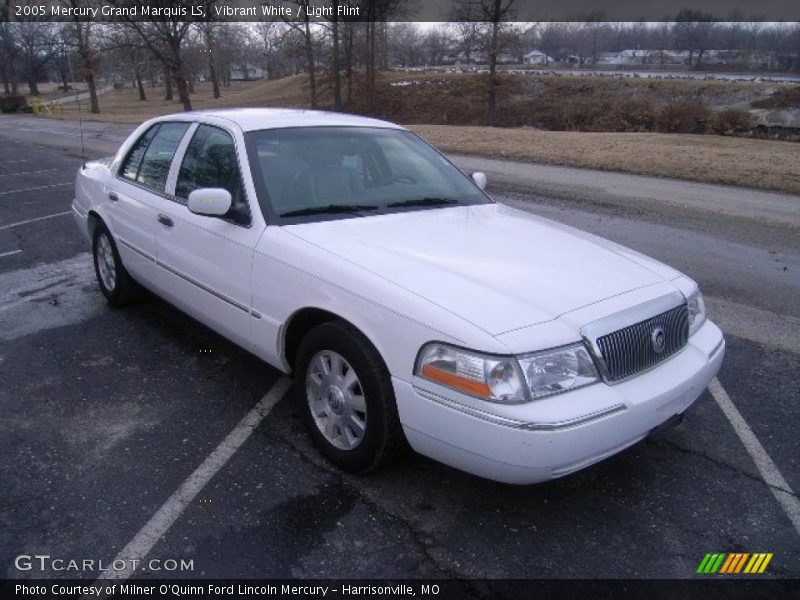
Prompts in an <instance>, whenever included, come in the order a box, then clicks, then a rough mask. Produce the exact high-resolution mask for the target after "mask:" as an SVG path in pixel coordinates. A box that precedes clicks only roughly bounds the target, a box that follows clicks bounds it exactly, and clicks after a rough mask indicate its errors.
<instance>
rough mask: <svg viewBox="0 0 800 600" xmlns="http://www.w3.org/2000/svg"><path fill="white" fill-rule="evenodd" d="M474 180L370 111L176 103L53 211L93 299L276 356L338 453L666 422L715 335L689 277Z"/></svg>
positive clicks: (495, 456) (424, 448)
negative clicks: (152, 306)
mask: <svg viewBox="0 0 800 600" xmlns="http://www.w3.org/2000/svg"><path fill="white" fill-rule="evenodd" d="M485 184H486V177H485V176H484V175H483V174H482V173H475V174H473V175H472V178H470V177H468V176H466V175H464V173H462V172H461V171H460V170H459V169H458V168H456V167H455V166H454V165H453V164H452V163H451V162H450V161H449V160H448V159H447V158H445V157H444V156H443V155H442V154H440V153H439V152H438V151H436V150H435V149H434V148H432V147H431V146H430V145H428V144H427V143H426V142H424V141H423V140H421V139H420V138H418V137H417V136H416V135H414V134H413V133H411V132H409V131H407V130H406V129H404V128H402V127H400V126H397V125H394V124H391V123H386V122H383V121H377V120H373V119H367V118H361V117H355V116H350V115H342V114H334V113H324V112H313V111H295V110H267V109H263V110H262V109H247V110H244V109H243V110H231V111H215V112H197V113H185V114H180V115H172V116H167V117H161V118H158V119H153V120H151V121H148V122H146V123H145V124H143V125H142V126H141V127H139V128H138V129H137V130H136V131H135V132H134V133H133V134H132V135H131V136H130V138H129V139H128V140H127V141H126V142H125V143H124V144H123V145H122V147H121V148H120V149H119V151H118V152H117V154H116V156H114V157H113V158H110V159H107V160H101V161H96V162H90V163H87V164H85V165H84V166H83V167H82V168H81V169H80V171H79V172H78V176H77V180H76V189H75V201H74V203H73V211H74V214H75V218H76V220H77V222H78V225H79V226H80V228H81V230H82V231H83V233H84V234H85V235H86V236H87V238H88V239H89V240H91V242H92V244H93V246H92V247H93V254H94V263H95V269H96V272H97V278H98V281H99V285H100V289H101V290H102V292H103V294H105V296H106V297H107V298H108V300H109V301H110V302H111V304H113V305H120V304H123V303H125V302H126V301H128V300H129V299H130V298H131V297H132V296H133V295H134V292H135V288H136V285H137V284H141V285H143V286H145V287H146V288H149V289H150V290H152V291H153V292H155V293H156V294H158V295H160V296H162V297H164V298H165V299H167V300H168V301H169V302H171V303H173V304H175V305H176V306H178V307H180V308H181V309H182V310H184V311H186V312H187V313H189V314H191V315H193V316H194V317H196V318H197V319H199V320H200V321H202V322H203V323H205V324H207V325H208V326H210V327H212V328H213V329H215V330H217V331H218V332H220V333H221V334H222V335H224V336H226V337H228V338H230V339H231V340H233V341H235V342H236V343H237V344H239V345H241V346H243V347H244V348H246V349H248V350H249V351H251V352H253V353H254V354H256V355H257V356H259V357H261V358H262V359H263V360H265V361H266V362H268V363H269V364H271V365H273V366H275V367H277V368H279V369H281V370H282V371H284V372H287V373H289V372H291V373H293V374H294V377H295V390H296V395H297V397H298V401H299V402H300V405H301V406H302V410H303V413H304V416H305V419H306V421H307V424H308V428H309V431H310V433H311V436H312V437H313V439H314V441H315V443H316V445H317V446H318V447H319V449H320V450H321V451H322V452H323V453H324V454H325V455H326V456H327V457H328V458H329V459H330V460H331V461H332V462H334V463H335V464H337V465H339V466H340V467H342V468H345V469H349V470H355V471H365V470H369V469H371V468H374V467H376V466H378V465H380V464H383V463H385V462H386V461H387V460H388V459H390V458H391V457H393V456H395V455H397V454H398V451H399V450H402V449H403V448H404V447H406V446H407V444H408V445H410V446H411V447H412V448H413V449H415V450H416V451H417V452H420V453H422V454H425V455H427V456H430V457H432V458H434V459H436V460H439V461H441V462H443V463H446V464H449V465H452V466H455V467H457V468H459V469H463V470H464V471H468V472H470V473H475V474H477V475H481V476H483V477H487V478H490V479H495V480H499V481H505V482H513V483H532V482H537V481H542V480H546V479H551V478H554V477H559V476H561V475H565V474H567V473H570V472H573V471H576V470H578V469H580V468H583V467H586V466H587V465H590V464H592V463H594V462H596V461H599V460H601V459H603V458H605V457H608V456H610V455H612V454H614V453H616V452H619V451H620V450H622V449H623V448H626V447H627V446H630V445H631V444H633V443H635V442H637V441H639V440H641V439H643V438H645V437H646V436H648V435H649V434H650V433H651V432H653V431H654V430H660V429H661V428H663V427H665V426H666V425H669V424H671V423H672V422H674V421H676V420H678V419H679V418H680V416H681V415H682V414H683V412H684V411H685V410H686V409H687V408H688V407H689V406H690V405H691V404H692V402H694V400H695V399H696V398H697V397H698V396H699V395H700V393H701V392H702V391H703V389H704V388H705V387H706V385H707V384H708V382H709V381H710V380H711V379H712V378H713V377H714V375H715V374H716V372H717V370H718V369H719V366H720V363H721V361H722V356H723V353H724V341H723V338H722V334H721V332H720V330H719V329H718V328H717V327H716V325H714V324H713V323H711V322H710V321H709V320H708V319H706V317H705V309H704V306H703V298H702V296H701V295H700V292H699V290H698V288H697V285H696V284H695V283H694V281H692V280H691V279H689V278H688V277H686V276H684V275H682V274H681V273H679V272H678V271H675V270H674V269H672V268H670V267H668V266H665V265H663V264H661V263H659V262H656V261H655V260H652V259H650V258H647V257H645V256H643V255H641V254H638V253H636V252H633V251H631V250H628V249H626V248H624V247H622V246H619V245H617V244H614V243H611V242H608V241H606V240H603V239H601V238H597V237H595V236H593V235H589V234H587V233H583V232H581V231H578V230H575V229H572V228H569V227H565V226H563V225H559V224H557V223H554V222H551V221H548V220H546V219H542V218H539V217H536V216H533V215H531V214H528V213H526V212H522V211H519V210H515V209H513V208H510V207H508V206H504V205H502V204H497V203H495V202H493V201H492V200H491V199H490V198H489V197H488V196H487V195H486V194H485V193H484V192H483V187H484V186H485Z"/></svg>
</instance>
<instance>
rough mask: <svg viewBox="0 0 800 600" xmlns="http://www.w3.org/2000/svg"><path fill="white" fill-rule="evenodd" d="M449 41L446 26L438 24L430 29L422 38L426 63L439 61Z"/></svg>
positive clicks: (435, 63)
mask: <svg viewBox="0 0 800 600" xmlns="http://www.w3.org/2000/svg"><path fill="white" fill-rule="evenodd" d="M450 42H451V39H450V34H449V32H448V30H447V28H446V27H444V26H442V25H438V26H436V27H433V28H432V29H430V30H429V31H428V32H427V33H426V34H425V35H424V36H423V39H422V44H423V47H424V50H425V60H426V62H427V64H431V65H437V64H439V63H441V62H442V59H443V58H444V55H445V54H446V53H447V48H448V46H449V45H450Z"/></svg>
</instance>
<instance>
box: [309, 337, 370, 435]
mask: <svg viewBox="0 0 800 600" xmlns="http://www.w3.org/2000/svg"><path fill="white" fill-rule="evenodd" d="M306 400H307V401H308V407H309V409H310V410H311V416H312V417H313V419H314V423H315V424H316V426H317V428H318V429H319V431H320V433H322V435H323V436H324V437H325V439H326V440H327V441H328V442H330V443H331V444H332V445H333V446H334V447H336V448H338V449H339V450H353V449H354V448H356V447H357V446H358V445H359V444H360V443H361V441H362V440H363V439H364V434H365V433H366V430H367V403H366V399H365V398H364V389H363V388H362V386H361V381H359V379H358V375H357V374H356V372H355V370H354V369H353V367H351V366H350V363H348V362H347V361H346V360H345V359H344V357H343V356H342V355H341V354H338V353H336V352H334V351H333V350H322V351H320V352H317V353H316V354H315V355H314V356H313V357H312V358H311V362H309V364H308V369H307V370H306Z"/></svg>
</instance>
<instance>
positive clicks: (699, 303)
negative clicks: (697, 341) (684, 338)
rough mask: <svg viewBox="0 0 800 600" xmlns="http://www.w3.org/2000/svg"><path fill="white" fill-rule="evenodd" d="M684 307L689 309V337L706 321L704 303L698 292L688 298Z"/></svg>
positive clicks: (701, 295)
mask: <svg viewBox="0 0 800 600" xmlns="http://www.w3.org/2000/svg"><path fill="white" fill-rule="evenodd" d="M686 307H687V308H688V309H689V335H692V334H693V333H694V332H695V331H697V330H698V329H700V326H701V325H702V324H703V322H704V321H705V320H706V303H705V302H704V301H703V294H701V293H700V290H697V291H696V292H695V293H694V294H692V295H691V296H690V297H689V299H688V300H687V301H686Z"/></svg>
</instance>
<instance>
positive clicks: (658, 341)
mask: <svg viewBox="0 0 800 600" xmlns="http://www.w3.org/2000/svg"><path fill="white" fill-rule="evenodd" d="M650 343H651V344H653V352H655V353H656V354H661V353H662V352H663V351H664V330H663V329H662V328H661V327H653V331H651V332H650Z"/></svg>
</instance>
